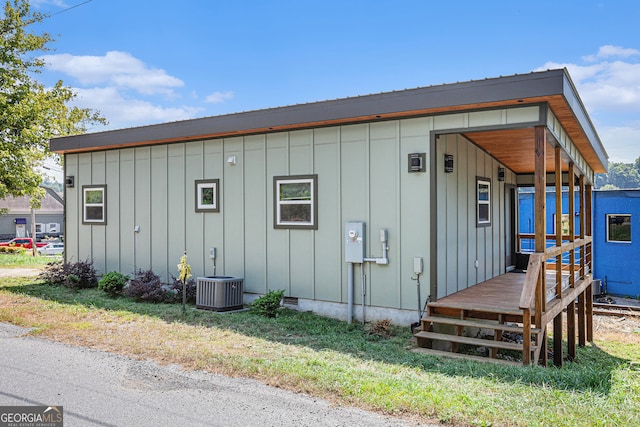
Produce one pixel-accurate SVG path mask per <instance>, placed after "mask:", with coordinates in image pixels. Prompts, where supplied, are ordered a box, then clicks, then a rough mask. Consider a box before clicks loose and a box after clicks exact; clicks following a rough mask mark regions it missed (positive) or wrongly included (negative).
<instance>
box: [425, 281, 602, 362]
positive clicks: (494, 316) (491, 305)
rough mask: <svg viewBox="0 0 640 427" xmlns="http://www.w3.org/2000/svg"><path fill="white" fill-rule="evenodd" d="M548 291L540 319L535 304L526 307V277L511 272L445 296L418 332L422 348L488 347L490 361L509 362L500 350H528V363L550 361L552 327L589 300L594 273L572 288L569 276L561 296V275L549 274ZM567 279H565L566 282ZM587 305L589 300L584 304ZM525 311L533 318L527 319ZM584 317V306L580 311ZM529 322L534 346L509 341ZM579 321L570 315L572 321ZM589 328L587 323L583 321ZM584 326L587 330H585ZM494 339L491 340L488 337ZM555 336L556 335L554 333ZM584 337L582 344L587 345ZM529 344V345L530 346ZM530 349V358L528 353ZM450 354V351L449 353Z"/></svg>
mask: <svg viewBox="0 0 640 427" xmlns="http://www.w3.org/2000/svg"><path fill="white" fill-rule="evenodd" d="M546 276H547V278H548V280H547V281H546V283H547V285H546V288H547V292H546V302H545V304H544V306H545V307H544V313H543V315H542V316H541V317H540V319H539V320H538V322H536V319H535V315H534V313H535V312H536V311H535V303H534V305H533V306H532V307H529V309H526V310H525V309H523V308H521V307H520V304H521V296H522V292H523V288H524V285H525V278H526V275H525V274H522V273H506V274H503V275H501V276H497V277H495V278H493V279H490V280H488V281H486V282H482V283H479V284H477V285H474V286H471V287H469V288H467V289H464V290H461V291H459V292H456V293H454V294H452V295H449V296H446V297H443V298H440V299H439V300H438V301H435V302H430V303H429V304H428V305H427V314H426V315H425V316H424V317H423V319H422V322H421V329H420V330H418V331H416V333H415V334H414V335H415V337H416V339H417V341H418V345H419V347H421V348H420V349H419V351H421V352H430V351H433V352H434V354H439V355H442V354H443V353H442V350H445V351H449V352H451V353H449V354H452V355H453V354H456V355H458V356H459V355H460V354H459V353H458V350H459V349H460V345H461V344H462V345H469V346H476V347H485V348H487V349H489V351H488V354H487V356H488V357H486V358H485V359H486V360H487V361H504V359H501V358H499V357H500V356H499V354H500V355H501V354H502V353H501V352H504V351H505V350H512V351H518V352H523V363H525V364H527V363H528V361H534V362H536V363H537V362H539V358H540V355H541V353H542V354H543V356H542V362H544V363H545V364H546V325H547V324H548V323H549V322H551V321H557V319H558V318H560V319H561V318H562V313H563V310H565V309H567V308H569V310H571V313H574V314H573V315H574V317H575V305H574V302H575V300H576V298H578V297H580V300H581V301H584V299H585V298H584V297H585V292H586V291H587V290H588V291H589V292H590V289H591V287H590V285H591V277H590V276H588V277H587V278H586V279H582V280H577V281H576V282H575V283H574V286H573V287H569V285H568V280H566V286H563V292H562V295H561V297H560V298H558V297H556V295H555V281H554V280H555V275H553V274H549V272H547V275H546ZM563 281H564V280H563ZM581 307H583V308H584V304H583V305H581ZM525 313H527V315H529V316H530V320H529V322H525V318H524V316H525ZM580 314H582V316H583V317H584V316H585V314H584V310H583V311H581V312H580V313H579V315H580ZM525 323H528V325H529V326H527V327H528V328H529V331H530V339H531V342H530V345H529V346H524V345H523V343H522V342H520V343H518V342H515V343H514V342H506V341H504V340H503V334H504V333H505V332H510V333H516V334H518V333H522V334H523V336H524V335H525V333H524V324H525ZM571 324H573V323H572V322H571V320H570V319H568V325H569V326H570V325H571ZM578 324H579V325H580V328H582V329H584V322H580V320H579V321H578ZM582 329H581V334H582V333H583V332H584V331H583V330H582ZM487 337H489V339H487ZM554 338H555V337H554ZM583 341H584V340H583V339H582V338H581V340H580V343H581V344H582V343H583ZM525 347H526V349H525ZM526 351H530V352H531V353H530V354H529V357H524V352H526ZM445 354H446V353H445Z"/></svg>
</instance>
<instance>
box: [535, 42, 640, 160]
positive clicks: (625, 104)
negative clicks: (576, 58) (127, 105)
mask: <svg viewBox="0 0 640 427" xmlns="http://www.w3.org/2000/svg"><path fill="white" fill-rule="evenodd" d="M582 59H583V60H584V61H585V63H582V64H572V63H558V62H547V63H546V64H544V65H543V66H542V67H540V68H539V70H543V69H551V68H566V69H567V70H568V71H569V74H570V75H571V78H572V80H573V82H574V84H575V85H576V87H577V89H578V93H579V94H580V98H581V99H582V101H583V103H584V105H585V107H586V108H587V110H588V111H589V114H590V115H591V117H592V119H593V120H594V122H597V124H598V125H597V126H596V129H597V131H598V134H599V135H600V139H601V140H602V143H603V144H604V147H605V149H606V150H607V153H608V154H609V156H610V160H611V161H615V162H625V163H630V162H633V161H635V159H637V158H638V157H640V121H638V120H637V117H638V115H639V114H640V62H639V59H640V50H638V49H634V48H625V47H620V46H612V45H606V46H602V47H600V48H599V49H598V52H597V53H596V54H594V55H588V56H585V57H583V58H582Z"/></svg>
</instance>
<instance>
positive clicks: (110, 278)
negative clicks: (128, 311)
mask: <svg viewBox="0 0 640 427" xmlns="http://www.w3.org/2000/svg"><path fill="white" fill-rule="evenodd" d="M127 280H129V276H125V275H124V274H122V273H120V272H118V271H110V272H109V273H107V274H105V275H104V276H102V278H101V279H100V280H99V281H98V289H100V290H101V291H105V292H106V293H108V294H109V295H111V296H112V297H117V296H118V295H120V294H122V289H123V288H124V285H126V284H127Z"/></svg>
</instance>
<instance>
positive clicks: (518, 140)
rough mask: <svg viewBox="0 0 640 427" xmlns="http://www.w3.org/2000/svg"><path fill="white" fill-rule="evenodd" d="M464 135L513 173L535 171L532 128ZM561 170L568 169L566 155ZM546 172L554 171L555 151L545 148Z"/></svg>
mask: <svg viewBox="0 0 640 427" xmlns="http://www.w3.org/2000/svg"><path fill="white" fill-rule="evenodd" d="M464 136H465V137H466V138H468V139H469V140H470V141H472V142H473V143H474V144H476V145H477V146H479V147H480V148H482V149H483V150H484V151H486V152H487V153H489V154H491V155H492V156H493V157H495V158H496V159H498V160H499V161H500V162H501V163H504V164H505V165H506V166H507V167H508V168H509V169H511V170H512V171H514V172H515V173H518V174H520V173H533V172H534V171H535V151H534V150H535V139H534V136H535V135H534V128H525V129H508V130H498V131H490V132H469V133H465V134H464ZM562 160H563V161H562V171H563V172H566V171H567V170H568V169H569V166H568V161H569V160H568V157H567V156H566V155H565V156H563V159H562ZM546 166H547V172H554V171H555V152H554V150H553V149H547V161H546Z"/></svg>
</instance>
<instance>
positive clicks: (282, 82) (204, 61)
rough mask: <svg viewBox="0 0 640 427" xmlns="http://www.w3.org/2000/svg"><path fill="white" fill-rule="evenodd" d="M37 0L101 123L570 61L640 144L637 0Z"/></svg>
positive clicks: (611, 148)
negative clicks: (103, 121) (105, 119)
mask: <svg viewBox="0 0 640 427" xmlns="http://www.w3.org/2000/svg"><path fill="white" fill-rule="evenodd" d="M31 4H32V6H33V8H34V9H35V10H37V11H39V12H43V13H47V14H49V15H51V16H50V17H49V18H48V19H46V20H45V21H44V22H43V23H42V24H40V25H39V26H38V28H37V30H38V31H46V32H48V33H50V34H51V35H52V36H53V37H54V39H55V42H54V43H52V44H51V46H50V47H51V48H52V50H51V51H50V52H47V55H46V61H47V63H48V66H47V69H46V70H45V72H44V73H43V74H42V75H41V76H40V77H39V79H40V80H41V81H43V82H44V83H45V84H53V83H54V82H55V81H56V80H58V79H62V80H63V81H64V82H65V83H66V84H67V85H69V86H72V87H73V88H74V89H75V90H76V92H77V93H78V95H79V99H78V100H77V103H78V105H80V106H82V107H89V108H93V109H97V110H100V111H101V113H102V115H103V116H105V117H106V118H107V120H108V121H109V126H108V127H107V128H93V129H91V131H99V130H104V129H116V128H123V127H131V126H140V125H147V124H153V123H162V122H168V121H175V120H183V119H189V118H195V117H204V116H211V115H218V114H227V113H234V112H240V111H248V110H255V109H260V108H269V107H276V106H283V105H291V104H297V103H305V102H313V101H319V100H325V99H335V98H342V97H348V96H356V95H365V94H370V93H378V92H384V91H391V90H400V89H405V88H413V87H420V86H430V85H436V84H441V83H453V82H458V81H468V80H478V79H484V78H488V77H497V76H501V75H502V76H504V75H512V74H523V73H529V72H531V71H534V70H543V69H549V68H560V67H567V68H568V70H569V73H570V75H571V77H572V79H573V81H574V83H575V85H576V87H577V88H578V92H579V93H580V95H581V97H582V100H583V103H584V104H585V106H586V108H587V110H588V111H589V114H590V116H591V119H592V121H593V122H594V125H595V127H596V129H597V130H598V133H599V135H600V139H601V140H602V142H603V144H604V146H605V148H606V150H607V152H608V154H609V157H610V160H612V161H617V162H619V161H624V162H633V161H634V160H635V159H636V158H638V157H640V31H639V29H638V26H639V25H640V3H638V2H637V0H620V1H611V0H610V1H602V0H601V1H591V0H581V1H579V2H577V1H563V0H555V1H547V0H540V1H536V2H529V1H527V2H525V1H517V0H507V1H492V0H485V1H475V0H469V1H455V0H440V1H433V0H423V1H416V0H414V1H403V0H396V1H382V0H380V1H378V0H368V1H360V0H342V1H334V0H323V1H305V0H297V1H268V0H264V1H248V0H244V1H243V0H234V1H213V0H208V1H207V0H200V1H196V0H182V1H171V2H169V1H162V0H156V1H132V0H90V1H88V2H87V1H85V0H32V1H31ZM74 6H75V7H74Z"/></svg>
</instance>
